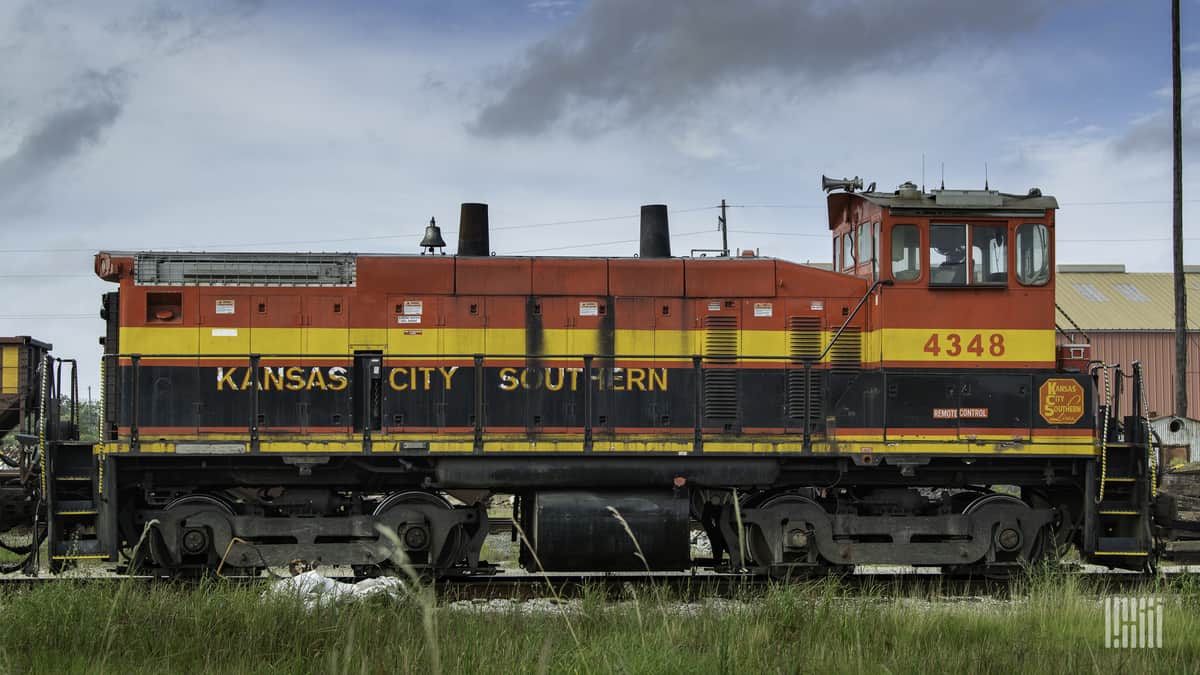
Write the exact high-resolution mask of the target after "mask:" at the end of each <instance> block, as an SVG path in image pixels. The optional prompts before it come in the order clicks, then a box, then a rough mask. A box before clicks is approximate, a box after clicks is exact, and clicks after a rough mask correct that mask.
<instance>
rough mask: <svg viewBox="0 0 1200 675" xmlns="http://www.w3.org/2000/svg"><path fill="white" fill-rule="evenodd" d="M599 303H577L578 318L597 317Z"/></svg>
mask: <svg viewBox="0 0 1200 675" xmlns="http://www.w3.org/2000/svg"><path fill="white" fill-rule="evenodd" d="M599 315H600V303H598V302H581V303H579V316H599Z"/></svg>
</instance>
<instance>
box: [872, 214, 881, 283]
mask: <svg viewBox="0 0 1200 675" xmlns="http://www.w3.org/2000/svg"><path fill="white" fill-rule="evenodd" d="M879 234H880V231H879V223H875V224H873V225H872V226H871V278H872V279H878V278H879V246H880V244H879Z"/></svg>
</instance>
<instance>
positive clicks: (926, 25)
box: [471, 0, 1072, 136]
mask: <svg viewBox="0 0 1200 675" xmlns="http://www.w3.org/2000/svg"><path fill="white" fill-rule="evenodd" d="M1071 2H1072V0H1006V1H1005V2H996V1H995V0H960V1H958V2H946V1H945V0H907V1H902V0H858V1H853V0H843V1H840V2H835V1H833V0H740V1H739V2H729V1H728V0H653V1H647V0H598V1H597V2H595V3H594V4H593V5H592V6H591V7H590V8H589V9H588V10H587V11H586V12H584V13H583V14H581V15H580V17H579V18H578V20H577V21H575V22H574V23H573V24H572V25H571V26H569V27H568V28H566V29H564V31H563V32H561V33H559V34H556V35H554V36H551V37H550V38H547V39H546V40H543V41H542V42H540V43H538V44H535V45H534V46H532V47H530V48H529V49H528V51H527V52H526V53H525V54H524V57H523V59H522V60H521V62H520V63H519V64H516V65H514V66H513V67H512V68H511V69H510V70H509V72H508V73H507V74H506V75H505V76H504V77H502V78H498V79H497V81H496V82H494V83H493V84H495V85H498V86H499V88H500V95H499V97H498V99H497V100H496V101H494V102H493V103H491V104H489V105H487V106H485V107H484V108H483V109H482V110H481V111H480V112H479V114H478V116H477V118H476V119H475V121H474V123H473V125H472V127H471V129H472V131H473V132H475V133H477V134H479V135H483V136H519V135H529V134H536V133H539V132H542V131H545V130H546V129H547V128H549V127H551V126H553V125H554V124H555V123H556V122H559V121H560V120H561V119H562V118H563V117H564V116H566V115H568V114H569V113H570V112H571V111H572V110H573V109H574V107H576V106H578V107H580V108H583V107H585V106H586V107H588V109H589V111H591V110H595V108H596V107H602V108H606V109H607V110H606V111H597V112H607V113H610V114H611V113H613V112H615V113H616V114H617V115H618V117H623V118H626V119H636V118H641V117H645V116H648V115H651V114H654V113H655V112H659V111H662V110H666V109H670V108H673V107H676V106H678V105H680V104H683V103H691V104H695V105H702V104H703V101H702V99H703V93H704V92H705V90H709V89H711V88H714V87H717V86H721V85H725V84H731V83H738V82H740V81H741V80H742V78H746V77H751V76H758V75H763V74H775V75H784V76H786V77H788V78H789V79H793V80H794V81H797V82H808V83H811V82H817V81H820V80H823V79H826V78H830V77H835V76H839V75H846V74H853V73H855V72H861V71H863V70H866V69H868V68H885V69H891V70H898V69H901V68H911V67H913V66H914V65H919V64H922V63H924V62H927V61H929V60H930V59H932V58H934V57H935V56H937V55H939V54H943V53H944V52H945V51H946V49H947V48H948V47H952V46H957V45H961V44H964V43H967V42H969V43H971V44H978V43H980V42H986V41H988V40H994V39H997V38H1002V37H1005V36H1008V35H1012V34H1017V33H1022V32H1026V31H1029V30H1030V29H1031V27H1032V26H1034V25H1035V24H1037V23H1038V22H1039V21H1040V20H1041V19H1042V18H1043V17H1044V16H1045V15H1046V14H1047V13H1048V12H1049V11H1051V10H1052V9H1054V8H1055V7H1059V6H1062V5H1065V4H1069V3H1071ZM948 85H950V86H952V83H948Z"/></svg>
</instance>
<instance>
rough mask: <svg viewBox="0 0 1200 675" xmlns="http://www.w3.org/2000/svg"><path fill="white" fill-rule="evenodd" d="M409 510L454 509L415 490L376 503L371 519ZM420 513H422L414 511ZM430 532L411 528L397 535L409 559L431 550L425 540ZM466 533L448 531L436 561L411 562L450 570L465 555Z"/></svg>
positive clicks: (455, 528)
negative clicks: (415, 507) (415, 553)
mask: <svg viewBox="0 0 1200 675" xmlns="http://www.w3.org/2000/svg"><path fill="white" fill-rule="evenodd" d="M412 506H422V507H433V508H435V509H438V510H444V511H451V510H453V509H454V507H453V506H451V504H450V502H448V501H446V499H445V498H443V497H441V496H440V495H436V494H433V493H432V492H421V491H418V490H409V491H405V492H393V493H392V494H390V495H388V496H387V497H385V498H384V499H383V501H381V502H379V505H378V506H376V507H375V510H374V511H373V512H372V515H375V516H382V515H384V514H386V513H388V512H390V511H394V510H401V509H405V508H407V507H412ZM415 510H416V511H422V510H423V509H415ZM428 532H429V531H428V530H427V529H425V528H411V529H408V530H407V531H405V532H397V533H396V536H397V537H400V539H401V541H402V542H403V543H404V545H405V552H406V554H408V555H409V557H410V559H412V558H413V557H414V552H416V551H424V550H429V549H431V548H432V546H431V542H430V541H429V540H428V537H429V533H428ZM467 541H468V537H467V533H466V532H464V531H463V528H462V527H459V526H455V527H453V528H451V530H450V533H449V534H448V535H446V542H445V544H443V546H442V550H441V553H440V554H439V555H438V559H437V560H436V561H428V560H424V561H422V560H414V562H416V563H418V564H432V566H433V567H436V568H438V569H447V568H450V567H453V566H454V564H455V563H457V562H458V561H459V560H462V558H463V557H464V556H465V555H466V552H467Z"/></svg>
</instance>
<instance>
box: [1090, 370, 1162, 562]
mask: <svg viewBox="0 0 1200 675" xmlns="http://www.w3.org/2000/svg"><path fill="white" fill-rule="evenodd" d="M1101 368H1103V369H1104V385H1105V387H1104V388H1105V403H1104V407H1103V409H1102V414H1103V418H1104V419H1103V423H1102V426H1101V436H1100V452H1099V458H1098V459H1099V471H1098V472H1095V473H1093V477H1094V481H1089V483H1091V485H1090V486H1089V487H1090V488H1091V489H1089V492H1090V493H1093V495H1094V496H1093V497H1092V499H1090V500H1089V502H1090V503H1089V504H1088V508H1089V513H1088V514H1087V515H1088V516H1089V517H1088V518H1087V521H1089V522H1088V523H1087V524H1086V527H1085V530H1086V539H1087V541H1088V543H1089V545H1088V546H1087V547H1086V550H1087V552H1088V553H1089V554H1090V555H1091V556H1092V557H1094V558H1095V562H1097V563H1099V564H1103V565H1109V566H1112V567H1124V568H1130V569H1144V570H1150V569H1153V566H1154V562H1155V557H1156V549H1155V541H1154V531H1153V523H1152V519H1153V502H1154V497H1155V492H1156V483H1157V475H1156V473H1157V472H1156V468H1157V467H1156V463H1155V455H1154V448H1153V443H1152V441H1151V434H1150V422H1149V419H1148V418H1147V417H1146V413H1145V410H1146V408H1145V386H1144V382H1143V380H1142V368H1141V364H1140V363H1138V362H1136V361H1135V362H1134V364H1133V391H1134V394H1133V395H1134V414H1133V415H1132V416H1130V417H1128V418H1126V420H1125V425H1124V429H1123V433H1122V434H1118V433H1116V432H1115V428H1116V425H1113V424H1111V416H1112V414H1113V410H1115V409H1116V404H1115V402H1116V401H1117V400H1119V396H1118V397H1114V396H1113V395H1112V388H1111V387H1110V386H1109V379H1108V377H1109V373H1108V369H1109V368H1113V370H1114V371H1115V377H1116V378H1117V380H1118V381H1119V380H1120V378H1121V377H1122V375H1121V371H1120V368H1119V367H1111V366H1101Z"/></svg>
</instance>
